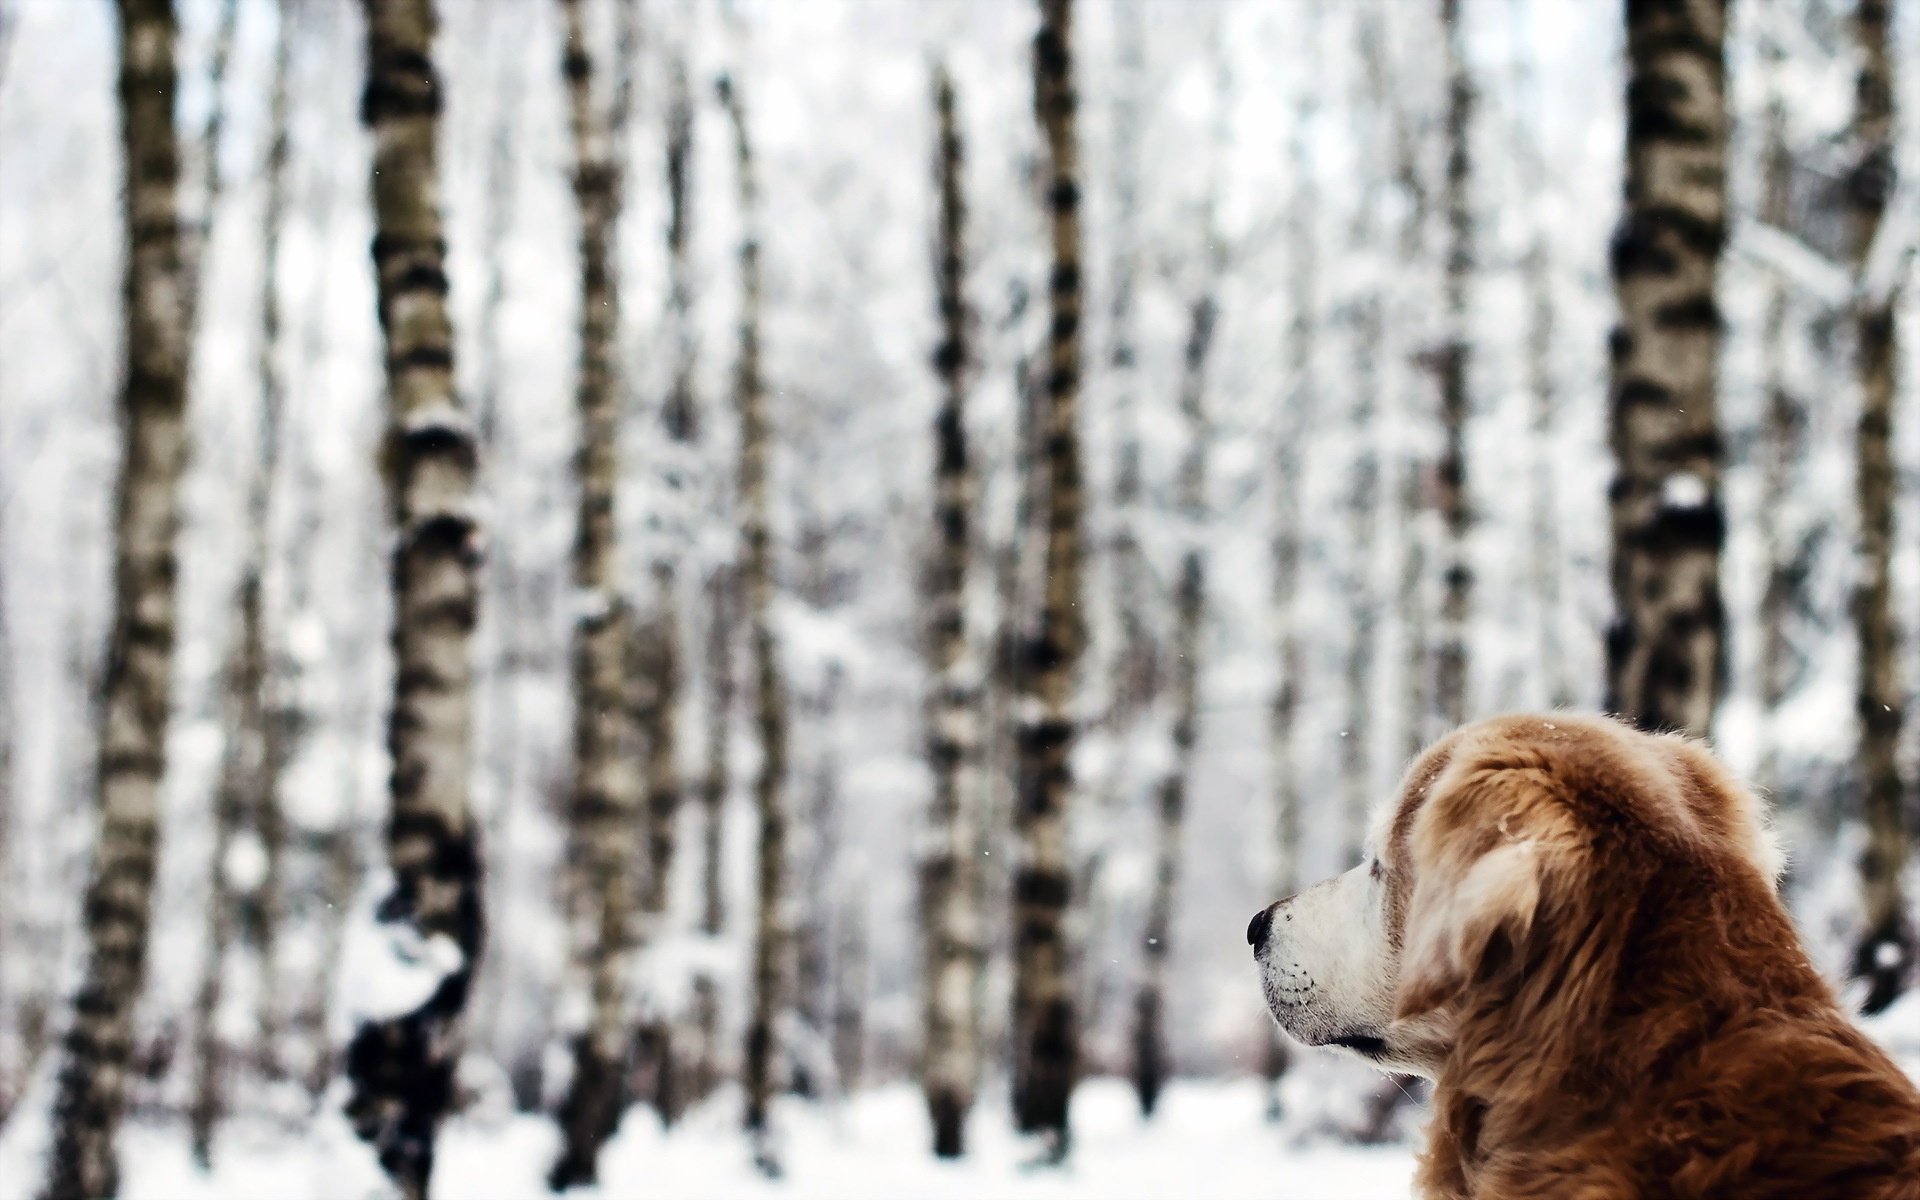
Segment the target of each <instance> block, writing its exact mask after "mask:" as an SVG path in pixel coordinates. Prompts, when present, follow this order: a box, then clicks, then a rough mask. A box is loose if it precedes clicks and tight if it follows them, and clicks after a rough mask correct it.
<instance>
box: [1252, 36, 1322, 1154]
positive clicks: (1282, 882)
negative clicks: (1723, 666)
mask: <svg viewBox="0 0 1920 1200" xmlns="http://www.w3.org/2000/svg"><path fill="white" fill-rule="evenodd" d="M1321 13H1322V9H1321V7H1320V3H1319V0H1312V3H1310V4H1309V6H1308V8H1307V18H1308V22H1309V24H1308V29H1307V33H1306V37H1307V45H1308V46H1309V47H1310V48H1313V49H1315V50H1317V48H1318V45H1319V41H1320V39H1319V36H1318V35H1319V30H1320V21H1321ZM1309 58H1311V55H1309ZM1317 85H1318V80H1317V79H1315V78H1313V77H1312V76H1311V75H1310V74H1308V73H1306V72H1303V77H1302V78H1301V79H1300V81H1299V84H1298V89H1297V91H1296V92H1295V100H1294V117H1293V121H1292V122H1291V125H1292V137H1291V139H1290V141H1289V145H1288V161H1289V164H1290V165H1291V167H1292V168H1293V195H1292V197H1291V198H1290V200H1289V203H1288V212H1287V230H1288V234H1287V243H1288V245H1287V256H1288V271H1287V276H1288V280H1289V283H1290V286H1289V287H1288V289H1287V307H1288V320H1287V328H1286V330H1285V335H1284V348H1283V353H1284V354H1285V356H1286V368H1285V370H1286V377H1285V383H1284V389H1285V390H1284V391H1283V393H1282V394H1281V396H1280V397H1278V398H1277V400H1276V403H1275V405H1274V408H1275V413H1274V421H1273V431H1274V432H1273V439H1274V446H1273V497H1274V507H1273V518H1272V519H1273V527H1272V534H1271V539H1270V544H1271V554H1272V560H1273V615H1272V625H1273V637H1274V664H1275V670H1276V675H1275V679H1274V690H1273V698H1272V700H1271V702H1270V704H1269V707H1268V723H1267V737H1268V761H1267V770H1268V772H1269V780H1268V788H1269V790H1270V794H1271V796H1272V813H1271V817H1272V821H1273V827H1272V828H1273V871H1274V874H1273V894H1274V895H1275V896H1291V895H1293V893H1294V892H1295V891H1297V890H1298V889H1299V883H1300V765H1299V762H1298V759H1297V756H1296V747H1297V739H1296V737H1295V734H1296V732H1297V731H1296V729H1295V726H1296V725H1297V724H1298V723H1299V716H1300V701H1301V698H1302V691H1303V688H1302V683H1303V680H1304V677H1305V674H1306V648H1305V639H1304V638H1303V636H1302V633H1301V629H1300V611H1299V610H1300V567H1301V558H1302V555H1301V546H1302V543H1303V542H1304V540H1305V536H1306V531H1305V529H1304V527H1303V526H1304V521H1305V516H1304V513H1303V509H1304V507H1305V503H1304V501H1305V493H1306V487H1305V479H1304V476H1305V473H1306V445H1307V441H1308V439H1309V437H1310V436H1311V434H1312V432H1313V419H1314V395H1315V385H1316V379H1315V375H1314V363H1313V347H1314V341H1315V339H1316V338H1317V337H1318V336H1319V319H1320V291H1319V270H1320V261H1319V246H1320V243H1319V235H1318V231H1317V229H1316V225H1317V224H1318V221H1319V212H1320V192H1319V187H1318V185H1317V182H1316V180H1315V178H1314V174H1313V146H1312V143H1311V141H1310V138H1309V133H1308V131H1309V130H1310V129H1311V128H1312V127H1313V123H1314V120H1315V118H1316V115H1317V113H1318V109H1319V92H1318V90H1317ZM1267 1036H1268V1041H1267V1054H1266V1059H1265V1062H1264V1063H1263V1070H1264V1073H1265V1075H1266V1080H1267V1115H1268V1118H1269V1119H1270V1120H1278V1119H1279V1116H1280V1087H1279V1083H1280V1078H1281V1076H1282V1075H1283V1074H1284V1073H1285V1072H1286V1069H1287V1062H1288V1052H1287V1043H1286V1040H1285V1039H1284V1038H1283V1037H1282V1036H1281V1035H1280V1033H1279V1031H1278V1030H1277V1029H1269V1030H1268V1033H1267Z"/></svg>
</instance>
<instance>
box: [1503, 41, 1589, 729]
mask: <svg viewBox="0 0 1920 1200" xmlns="http://www.w3.org/2000/svg"><path fill="white" fill-rule="evenodd" d="M1509 19H1510V20H1512V21H1514V22H1515V23H1516V28H1517V27H1519V23H1520V22H1521V21H1522V14H1521V13H1520V12H1519V11H1518V9H1517V6H1516V10H1515V11H1514V12H1513V14H1512V15H1511V16H1510V17H1509ZM1511 87H1512V93H1513V96H1512V100H1511V107H1512V108H1513V109H1514V110H1515V116H1514V119H1513V125H1512V136H1513V140H1514V144H1515V146H1516V151H1515V153H1516V156H1517V157H1518V158H1519V160H1520V164H1519V165H1520V170H1519V171H1518V172H1517V175H1518V177H1519V180H1520V185H1521V187H1522V188H1523V189H1524V191H1525V194H1526V195H1528V196H1530V197H1533V198H1534V203H1533V204H1532V205H1531V206H1530V207H1531V209H1532V212H1531V218H1530V221H1529V225H1528V229H1527V243H1526V249H1525V250H1524V251H1522V253H1521V261H1520V274H1521V278H1522V280H1523V284H1524V286H1525V288H1526V297H1527V298H1526V308H1527V325H1526V334H1525V355H1526V390H1527V397H1528V401H1529V404H1528V408H1529V416H1530V422H1529V425H1530V429H1529V432H1530V434H1531V441H1532V457H1533V462H1532V467H1533V470H1532V479H1531V485H1530V486H1531V488H1532V501H1531V504H1532V509H1533V511H1532V514H1531V518H1530V520H1529V524H1528V529H1527V581H1528V588H1527V590H1528V591H1529V592H1531V593H1532V594H1533V604H1534V623H1535V631H1534V647H1535V651H1534V653H1535V660H1536V662H1537V664H1538V670H1539V671H1540V673H1541V674H1542V675H1543V676H1544V677H1545V678H1544V680H1543V685H1544V686H1543V688H1542V696H1543V699H1544V700H1545V702H1546V703H1547V704H1548V705H1550V706H1551V707H1554V708H1562V707H1565V706H1567V705H1570V704H1572V703H1573V702H1574V686H1573V681H1572V680H1571V679H1569V678H1568V672H1567V667H1566V663H1565V654H1564V652H1563V649H1562V646H1561V642H1562V640H1563V634H1562V632H1561V629H1562V616H1561V603H1562V602H1561V581H1562V577H1563V575H1564V571H1563V569H1562V566H1561V561H1560V557H1561V556H1560V504H1559V479H1560V459H1559V455H1558V454H1557V453H1556V450H1555V445H1554V435H1555V433H1556V431H1557V430H1558V429H1559V426H1560V395H1559V386H1558V382H1557V374H1556V370H1557V366H1558V364H1557V361H1556V356H1555V351H1554V347H1555V343H1556V340H1557V338H1558V334H1559V329H1558V322H1559V304H1558V301H1557V298H1556V296H1555V294H1554V239H1553V224H1552V219H1551V218H1552V214H1553V210H1552V208H1551V200H1552V196H1551V190H1552V185H1553V181H1552V179H1551V178H1550V176H1549V168H1548V154H1547V145H1546V131H1545V129H1544V128H1543V127H1542V125H1543V123H1542V122H1541V121H1540V120H1539V119H1538V116H1537V114H1538V112H1539V111H1540V110H1541V107H1542V103H1541V97H1540V95H1539V89H1538V87H1537V85H1536V79H1535V73H1534V68H1533V62H1532V59H1531V57H1530V54H1529V51H1528V50H1527V49H1526V48H1524V47H1517V48H1516V49H1515V52H1514V69H1513V77H1512V84H1511ZM1528 112H1532V113H1534V114H1536V115H1535V117H1534V120H1533V121H1532V122H1531V123H1529V122H1528V121H1527V119H1526V118H1525V116H1524V114H1526V113H1528Z"/></svg>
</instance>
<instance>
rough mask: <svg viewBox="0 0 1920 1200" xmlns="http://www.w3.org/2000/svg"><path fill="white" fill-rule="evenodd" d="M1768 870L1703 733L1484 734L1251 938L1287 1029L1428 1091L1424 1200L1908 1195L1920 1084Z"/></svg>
mask: <svg viewBox="0 0 1920 1200" xmlns="http://www.w3.org/2000/svg"><path fill="white" fill-rule="evenodd" d="M1783 863H1784V860H1783V859H1782V856H1781V853H1780V851H1779V849H1778V848H1777V846H1776V844H1775V842H1774V840H1773V837H1772V835H1771V834H1770V832H1769V831H1768V829H1767V826H1766V822H1765V818H1764V814H1763V812H1762V810H1761V806H1760V803H1759V801H1758V800H1757V799H1756V798H1755V797H1754V795H1753V793H1751V792H1750V791H1748V790H1747V789H1746V788H1745V787H1744V786H1742V785H1741V784H1740V783H1739V782H1738V781H1737V780H1736V779H1735V778H1734V777H1733V776H1732V774H1730V773H1729V772H1728V771H1727V770H1726V768H1724V767H1723V766H1722V765H1721V764H1720V763H1719V762H1718V761H1717V760H1716V759H1715V758H1714V757H1713V756H1712V755H1711V754H1710V753H1709V752H1708V751H1707V750H1706V749H1705V748H1704V747H1703V746H1701V745H1700V744H1698V743H1697V742H1694V741H1691V740H1688V739H1686V738H1682V737H1679V736H1676V735H1665V734H1662V735H1655V734H1648V733H1642V732H1640V731H1637V730H1635V729H1632V728H1630V727H1628V726H1627V725H1624V724H1621V723H1620V722H1617V721H1614V720H1611V719H1608V718H1604V717H1587V716H1575V715H1571V714H1552V715H1547V716H1512V717H1500V718H1495V719H1493V720H1489V721H1483V722H1481V723H1478V724H1475V725H1470V726H1467V727H1466V728H1464V729H1461V730H1459V731H1457V732H1455V733H1453V734H1451V735H1449V736H1448V737H1446V738H1444V739H1442V740H1441V741H1439V742H1438V743H1436V744H1435V745H1433V746H1432V747H1430V748H1429V749H1428V750H1427V751H1426V752H1425V753H1423V754H1422V755H1421V756H1420V757H1419V758H1418V759H1417V760H1416V761H1415V762H1414V763H1413V765H1412V767H1411V768H1410V769H1409V770H1408V773H1407V776H1406V779H1405V781H1404V783H1403V784H1402V787H1401V790H1400V794H1399V797H1398V799H1397V801H1396V802H1395V803H1393V804H1392V805H1390V806H1388V807H1387V808H1386V809H1385V811H1384V812H1382V813H1381V814H1380V815H1379V816H1378V817H1377V818H1376V820H1375V822H1374V827H1373V829H1372V831H1371V834H1370V836H1369V837H1368V840H1367V854H1366V857H1365V860H1364V861H1363V862H1361V863H1360V865H1359V866H1357V867H1355V868H1353V869H1352V870H1350V871H1347V872H1346V873H1345V874H1342V875H1339V876H1336V877H1334V878H1333V879H1330V880H1327V881H1326V882H1324V883H1321V884H1319V885H1318V886H1316V887H1313V888H1310V889H1308V890H1307V891H1304V892H1301V893H1300V894H1298V895H1296V896H1291V897H1289V898H1287V899H1284V900H1281V901H1278V902H1277V903H1274V904H1272V905H1270V906H1268V907H1267V908H1264V909H1262V910H1261V911H1260V912H1259V913H1257V914H1255V916H1254V918H1253V921H1252V923H1251V924H1250V925H1249V926H1248V928H1247V940H1248V942H1250V943H1251V944H1252V945H1253V948H1254V958H1255V961H1256V963H1257V964H1258V966H1259V970H1260V978H1261V985H1262V987H1263V989H1264V991H1265V993H1266V999H1267V1005H1268V1007H1269V1008H1270V1009H1271V1010H1272V1012H1273V1015H1274V1017H1275V1018H1276V1019H1277V1020H1278V1021H1279V1022H1280V1024H1281V1026H1282V1027H1283V1028H1284V1029H1285V1030H1286V1032H1287V1033H1288V1034H1289V1035H1290V1036H1292V1037H1293V1038H1294V1039H1296V1040H1297V1041H1300V1042H1303V1043H1305V1044H1306V1045H1309V1046H1327V1047H1334V1048H1337V1049H1339V1050H1340V1051H1342V1052H1343V1053H1347V1054H1351V1055H1356V1056H1358V1057H1360V1058H1362V1059H1365V1060H1367V1061H1369V1062H1371V1063H1373V1064H1374V1065H1375V1066H1378V1067H1380V1068H1382V1069H1384V1070H1387V1071H1392V1072H1399V1073H1405V1074H1413V1075H1420V1076H1424V1077H1427V1078H1429V1079H1431V1080H1433V1081H1434V1093H1433V1116H1432V1119H1431V1121H1430V1124H1429V1126H1428V1134H1427V1146H1426V1148H1425V1150H1424V1152H1423V1153H1422V1155H1421V1156H1420V1161H1419V1165H1418V1168H1417V1173H1416V1186H1417V1189H1418V1192H1419V1194H1420V1195H1421V1196H1422V1197H1425V1198H1427V1200H1493V1198H1495V1197H1498V1198H1500V1200H1535V1198H1566V1200H1627V1198H1629V1197H1631V1198H1634V1200H1647V1198H1653V1197H1663V1198H1664V1197H1671V1198H1674V1200H1694V1198H1698V1200H1709V1198H1712V1200H1720V1198H1726V1200H1732V1198H1736V1197H1737V1198H1739V1200H1768V1198H1777V1200H1920V1091H1916V1089H1915V1087H1914V1084H1913V1082H1912V1080H1910V1079H1909V1078H1908V1077H1907V1076H1906V1075H1905V1074H1904V1073H1902V1072H1901V1070H1900V1069H1899V1068H1898V1067H1897V1066H1895V1065H1894V1063H1893V1062H1892V1061H1891V1060H1890V1059H1889V1058H1888V1057H1887V1056H1886V1054H1884V1053H1883V1052H1882V1051H1881V1050H1880V1049H1879V1048H1878V1047H1877V1046H1875V1045H1874V1044H1873V1043H1872V1042H1871V1041H1870V1040H1868V1039H1867V1037H1866V1036H1865V1035H1864V1034H1862V1033H1861V1032H1860V1031H1859V1030H1858V1029H1857V1028H1855V1026H1854V1025H1853V1023H1852V1022H1851V1021H1850V1020H1849V1019H1848V1016H1847V1014H1846V1013H1845V1012H1844V1011H1843V1010H1842V1008H1841V1006H1840V1003H1839V1002H1838V1000H1837V999H1836V997H1835V995H1834V992H1833V990H1832V989H1831V988H1830V987H1829V985H1828V984H1827V982H1826V981H1825V980H1824V979H1823V978H1822V977H1821V975H1820V973H1819V972H1818V971H1817V970H1815V969H1814V966H1813V963H1812V962H1811V961H1810V960H1809V959H1808V957H1807V954H1806V951H1805V950H1804V948H1803V947H1802V946H1801V943H1800V939H1799V937H1798V935H1797V934H1796V932H1795V929H1794V926H1793V922H1792V920H1791V918H1790V917H1789V916H1788V915H1787V910H1786V907H1785V906H1784V905H1783V904H1782V903H1781V900H1780V897H1779V894H1778V890H1777V883H1778V878H1779V874H1780V871H1781V868H1782V866H1783Z"/></svg>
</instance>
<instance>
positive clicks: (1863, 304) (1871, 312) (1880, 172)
mask: <svg viewBox="0 0 1920 1200" xmlns="http://www.w3.org/2000/svg"><path fill="white" fill-rule="evenodd" d="M1853 26H1854V36H1855V38H1856V39H1857V40H1858V42H1859V46H1860V74H1859V77H1858V80H1857V82H1856V85H1855V93H1854V105H1855V108H1854V116H1853V143H1854V149H1855V153H1856V154H1857V155H1858V157H1857V158H1856V160H1855V162H1854V164H1853V169H1852V170H1851V171H1850V172H1849V174H1848V176H1847V189H1846V194H1847V210H1848V216H1849V218H1850V222H1849V223H1850V226H1851V233H1852V241H1853V265H1854V270H1855V271H1856V272H1857V273H1858V278H1860V279H1862V280H1864V279H1865V277H1866V274H1867V263H1868V260H1869V258H1870V256H1871V254H1872V251H1873V244H1874V240H1875V238H1876V237H1877V236H1878V234H1879V232H1880V226H1881V222H1882V220H1883V219H1884V217H1885V216H1886V211H1887V200H1888V198H1889V197H1890V196H1891V195H1892V194H1893V180H1894V170H1895V167H1894V142H1893V129H1894V110H1893V105H1894V94H1895V93H1894V76H1893V45H1892V39H1893V13H1892V5H1891V4H1890V3H1889V2H1888V0H1859V3H1858V4H1856V5H1855V7H1854V16H1853ZM1853 328H1854V353H1855V354H1856V355H1857V356H1858V358H1857V362H1858V367H1857V369H1858V371H1859V379H1860V424H1859V429H1858V433H1857V437H1856V441H1855V453H1856V454H1857V456H1858V460H1857V461H1858V468H1857V470H1856V472H1855V481H1856V482H1855V496H1856V499H1857V501H1858V504H1859V509H1860V542H1859V546H1860V551H1859V555H1858V557H1857V559H1856V561H1857V562H1858V563H1859V569H1860V580H1859V582H1858V584H1857V585H1856V588H1855V592H1854V597H1853V605H1854V627H1855V630H1856V632H1857V635H1858V637H1859V641H1860V687H1859V693H1858V698H1857V699H1856V701H1855V703H1856V705H1857V708H1858V712H1859V717H1860V774H1861V781H1862V792H1863V795H1862V806H1861V807H1862V810H1863V814H1864V816H1865V819H1866V825H1867V849H1866V853H1865V855H1864V856H1863V857H1862V859H1861V864H1860V876H1861V882H1862V889H1863V892H1864V894H1865V900H1866V926H1867V927H1866V931H1865V933H1864V934H1863V935H1862V937H1861V939H1860V945H1859V947H1858V949H1857V950H1856V951H1855V954H1854V961H1853V972H1852V973H1853V975H1854V976H1855V977H1856V978H1861V979H1865V980H1866V981H1867V983H1868V985H1869V986H1868V989H1867V998H1866V1001H1865V1003H1864V1005H1863V1007H1864V1009H1865V1011H1867V1012H1869V1013H1877V1012H1880V1011H1882V1010H1884V1009H1885V1008H1886V1007H1887V1006H1888V1005H1890V1004H1892V1003H1893V1002H1894V1000H1895V999H1897V998H1898V997H1899V995H1900V993H1901V992H1903V991H1905V990H1906V987H1907V983H1908V980H1909V977H1910V976H1911V973H1912V967H1913V929H1912V925H1911V922H1910V921H1909V920H1908V918H1907V915H1906V904H1905V900H1904V897H1903V896H1902V888H1901V875H1902V873H1903V872H1904V870H1905V868H1906V864H1907V830H1906V814H1905V811H1904V809H1903V806H1902V803H1903V794H1902V791H1901V784H1900V764H1899V758H1898V754H1899V746H1900V719H1901V710H1902V708H1903V707H1904V704H1905V699H1906V693H1905V691H1904V690H1903V689H1902V686H1901V680H1900V647H1899V644H1898V636H1897V633H1896V630H1895V626H1894V621H1893V578H1892V560H1893V521H1894V505H1895V500H1896V497H1897V494H1898V486H1897V484H1896V482H1895V477H1894V465H1893V418H1894V367H1895V364H1896V363H1897V362H1898V361H1899V348H1898V345H1897V343H1896V340H1895V339H1896V331H1895V305H1894V300H1893V297H1892V296H1888V295H1879V296H1876V295H1870V294H1866V292H1865V289H1864V288H1863V289H1862V296H1861V298H1860V300H1859V302H1858V307H1857V309H1856V311H1855V313H1854V322H1853Z"/></svg>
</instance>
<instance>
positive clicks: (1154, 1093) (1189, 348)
mask: <svg viewBox="0 0 1920 1200" xmlns="http://www.w3.org/2000/svg"><path fill="white" fill-rule="evenodd" d="M1209 224H1211V222H1209ZM1214 286H1215V284H1214V283H1213V282H1212V281H1209V283H1208V284H1207V285H1206V288H1205V290H1203V291H1202V293H1201V295H1200V296H1199V297H1198V298H1196V299H1195V300H1194V301H1193V304H1192V306H1191V308H1190V310H1189V313H1188V318H1187V321H1188V325H1187V344H1186V349H1185V352H1184V354H1183V355H1182V367H1181V383H1180V415H1181V418H1182V422H1183V424H1185V426H1186V437H1187V448H1186V453H1185V455H1184V456H1183V458H1182V460H1181V464H1180V484H1179V487H1180V516H1181V520H1182V523H1183V524H1184V525H1185V530H1186V546H1185V548H1184V549H1183V550H1182V551H1181V555H1180V575H1179V582H1178V584H1177V585H1176V591H1175V597H1174V629H1173V695H1174V716H1173V760H1172V762H1171V763H1170V764H1169V765H1168V768H1167V771H1166V774H1165V775H1164V776H1163V777H1162V778H1161V780H1160V783H1159V787H1158V789H1157V795H1156V797H1155V800H1156V803H1155V817H1156V820H1155V829H1154V870H1153V883H1152V890H1151V892H1150V893H1149V899H1148V901H1147V922H1146V930H1145V940H1144V944H1143V945H1142V946H1141V949H1140V952H1141V955H1142V957H1143V960H1144V964H1143V965H1144V976H1143V978H1142V980H1141V984H1140V991H1139V994H1138V995H1137V996H1136V997H1135V999H1134V1012H1133V1017H1134V1032H1133V1084H1134V1092H1135V1094H1136V1096H1137V1097H1138V1099H1139V1101H1140V1111H1141V1113H1142V1114H1143V1115H1145V1116H1152V1115H1153V1110H1154V1106H1155V1105H1156V1104H1157V1103H1158V1102H1159V1099H1160V1090H1161V1088H1162V1087H1163V1086H1164V1085H1165V1083H1166V1079H1167V1075H1168V1072H1169V1067H1168V1063H1167V1036H1166V1029H1165V1025H1166V1007H1167V999H1166V994H1167V961H1168V954H1169V952H1170V950H1171V947H1172V939H1173V905H1174V900H1175V896H1176V888H1177V885H1178V882H1179V871H1180V851H1181V847H1182V843H1183V837H1182V834H1183V832H1184V831H1183V824H1184V820H1185V817H1186V807H1187V792H1188V790H1189V788H1190V786H1191V779H1192V775H1193V760H1194V742H1195V739H1196V735H1197V729H1198V725H1199V718H1200V638H1201V631H1202V629H1203V622H1204V620H1205V617H1206V605H1207V556H1206V541H1205V539H1206V535H1207V517H1208V509H1207V451H1208V445H1209V442H1210V441H1211V438H1212V429H1211V427H1210V425H1209V422H1208V418H1207V405H1206V387H1207V356H1208V353H1209V352H1210V351H1211V349H1212V346H1213V335H1214V323H1215V320H1216V311H1215V301H1214V297H1213V290H1212V289H1213V287H1214Z"/></svg>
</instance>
